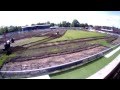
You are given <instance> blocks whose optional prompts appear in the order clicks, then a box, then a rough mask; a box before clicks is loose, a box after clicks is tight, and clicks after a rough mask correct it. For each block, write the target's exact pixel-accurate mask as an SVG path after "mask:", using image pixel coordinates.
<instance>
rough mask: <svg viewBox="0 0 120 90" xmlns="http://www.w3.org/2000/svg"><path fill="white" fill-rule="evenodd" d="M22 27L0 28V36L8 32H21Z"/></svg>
mask: <svg viewBox="0 0 120 90" xmlns="http://www.w3.org/2000/svg"><path fill="white" fill-rule="evenodd" d="M21 30H22V27H21V26H9V27H8V26H5V27H0V35H2V34H5V33H9V32H15V31H21Z"/></svg>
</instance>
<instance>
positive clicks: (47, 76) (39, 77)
mask: <svg viewBox="0 0 120 90" xmlns="http://www.w3.org/2000/svg"><path fill="white" fill-rule="evenodd" d="M25 79H50V77H49V75H43V76H37V77H31V78H25Z"/></svg>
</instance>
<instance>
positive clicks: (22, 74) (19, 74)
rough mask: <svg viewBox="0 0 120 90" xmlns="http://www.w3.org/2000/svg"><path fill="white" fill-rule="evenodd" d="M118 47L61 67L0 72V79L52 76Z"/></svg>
mask: <svg viewBox="0 0 120 90" xmlns="http://www.w3.org/2000/svg"><path fill="white" fill-rule="evenodd" d="M119 45H120V43H119V44H117V45H115V46H113V47H111V48H108V49H106V50H104V51H102V52H99V53H97V54H94V55H91V56H88V57H86V58H83V59H79V60H76V61H72V62H69V63H66V64H61V65H56V66H52V67H47V68H42V69H34V70H23V71H0V78H1V79H3V78H9V79H10V78H12V79H14V78H29V77H35V76H41V75H45V74H52V73H57V72H60V71H64V70H68V69H72V68H75V67H78V66H81V65H83V64H86V63H88V62H91V61H94V60H97V59H98V58H101V57H102V56H103V55H104V54H105V53H107V52H109V51H111V50H113V49H114V48H115V47H118V46H119Z"/></svg>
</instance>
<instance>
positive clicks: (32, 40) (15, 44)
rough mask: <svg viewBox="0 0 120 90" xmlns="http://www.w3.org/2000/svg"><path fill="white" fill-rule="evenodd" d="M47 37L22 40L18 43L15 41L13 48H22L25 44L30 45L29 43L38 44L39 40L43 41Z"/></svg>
mask: <svg viewBox="0 0 120 90" xmlns="http://www.w3.org/2000/svg"><path fill="white" fill-rule="evenodd" d="M45 38H46V37H32V38H26V39H22V40H18V41H15V43H13V46H18V45H19V46H21V45H24V44H29V43H32V42H37V41H39V40H42V39H45Z"/></svg>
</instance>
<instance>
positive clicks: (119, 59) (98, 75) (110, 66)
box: [87, 47, 120, 79]
mask: <svg viewBox="0 0 120 90" xmlns="http://www.w3.org/2000/svg"><path fill="white" fill-rule="evenodd" d="M119 48H120V47H119ZM119 63H120V55H119V56H117V57H116V58H115V59H114V60H113V61H112V62H110V63H109V64H108V65H107V66H105V67H104V68H103V69H101V70H100V71H98V72H97V73H95V74H93V75H92V76H90V77H88V78H87V79H104V78H105V77H106V76H107V75H108V74H109V73H110V72H111V71H112V70H113V69H114V68H115V67H116V66H117V65H118V64H119Z"/></svg>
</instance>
